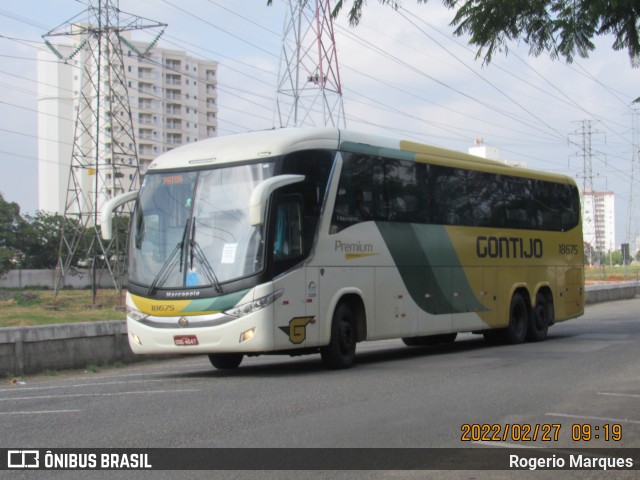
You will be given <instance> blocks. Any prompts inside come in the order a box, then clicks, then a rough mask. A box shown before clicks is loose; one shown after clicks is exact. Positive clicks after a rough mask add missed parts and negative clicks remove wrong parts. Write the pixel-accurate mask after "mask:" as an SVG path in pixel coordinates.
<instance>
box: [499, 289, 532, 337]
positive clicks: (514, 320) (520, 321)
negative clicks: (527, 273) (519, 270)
mask: <svg viewBox="0 0 640 480" xmlns="http://www.w3.org/2000/svg"><path fill="white" fill-rule="evenodd" d="M529 317H530V315H529V306H528V305H527V302H526V300H525V299H524V297H523V296H522V294H520V293H518V292H516V293H514V294H513V297H511V305H510V306H509V326H508V327H507V328H506V329H504V331H503V332H502V338H503V340H504V342H505V343H510V344H512V345H515V344H517V343H522V342H524V339H525V338H526V336H527V328H528V325H529Z"/></svg>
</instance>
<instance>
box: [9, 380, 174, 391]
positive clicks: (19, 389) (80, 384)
mask: <svg viewBox="0 0 640 480" xmlns="http://www.w3.org/2000/svg"><path fill="white" fill-rule="evenodd" d="M154 382H164V383H167V381H166V380H164V379H157V380H123V381H120V382H99V383H76V384H73V385H50V386H47V387H18V388H16V387H13V388H7V389H2V390H0V393H5V392H18V391H19V392H29V391H34V390H53V389H56V388H83V387H104V386H108V385H121V384H127V383H154Z"/></svg>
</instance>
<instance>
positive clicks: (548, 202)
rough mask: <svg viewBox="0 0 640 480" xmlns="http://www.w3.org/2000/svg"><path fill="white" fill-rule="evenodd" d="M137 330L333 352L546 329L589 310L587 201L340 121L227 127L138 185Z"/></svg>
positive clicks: (131, 250)
mask: <svg viewBox="0 0 640 480" xmlns="http://www.w3.org/2000/svg"><path fill="white" fill-rule="evenodd" d="M128 201H135V208H134V209H133V213H132V217H131V226H130V232H129V245H128V257H129V260H128V261H129V264H128V286H127V290H128V291H127V295H126V303H127V331H128V337H129V343H130V345H131V348H132V350H133V352H135V353H139V354H207V355H208V356H209V359H210V361H211V364H212V365H213V366H214V367H216V368H221V369H230V368H236V367H238V366H239V365H240V363H241V361H242V359H243V357H244V356H254V355H261V354H289V355H292V356H293V355H300V354H307V353H320V355H321V358H322V361H323V363H324V364H325V365H326V366H327V367H329V368H333V369H337V368H347V367H349V366H351V365H352V364H353V363H354V359H355V352H356V345H357V343H359V342H362V341H365V340H382V339H394V338H398V339H402V340H403V341H404V343H405V344H406V345H408V346H422V345H433V344H439V343H450V342H453V341H454V340H455V339H456V335H457V334H458V333H460V332H472V333H477V334H481V335H484V337H485V339H486V340H487V341H490V342H506V343H511V344H518V343H521V342H524V341H541V340H544V339H545V337H546V336H547V332H548V328H549V327H550V326H551V325H553V324H554V323H555V322H560V321H564V320H567V319H570V318H574V317H577V316H579V315H581V314H582V313H583V311H584V271H583V266H584V251H583V241H582V227H581V219H580V199H579V194H578V189H577V187H576V184H575V182H574V181H573V180H572V179H571V178H569V177H567V176H563V175H557V174H551V173H543V172H538V171H534V170H529V169H524V168H518V167H512V166H508V165H506V164H503V163H500V162H497V161H492V160H487V159H483V158H479V157H475V156H471V155H467V154H464V153H459V152H455V151H451V150H447V149H443V148H439V147H435V146H429V145H423V144H419V143H414V142H410V141H400V140H392V139H387V138H382V137H377V136H372V135H367V134H362V133H356V132H350V131H343V130H338V129H329V128H291V129H278V130H270V131H263V132H251V133H246V134H238V135H230V136H224V137H217V138H211V139H207V140H203V141H200V142H195V143H193V144H190V145H185V146H182V147H178V148H176V149H174V150H171V151H168V152H166V153H164V154H162V155H160V156H158V157H157V158H156V159H155V160H154V161H153V162H152V163H151V164H150V166H149V168H148V170H147V172H146V174H145V175H144V178H143V181H142V183H141V187H140V189H139V191H137V192H128V193H125V194H123V195H120V196H118V197H116V198H114V199H112V200H110V201H109V202H108V204H107V205H105V207H104V209H103V213H102V220H101V222H102V224H101V227H102V231H103V236H104V237H105V238H109V237H110V236H111V229H112V214H113V212H114V210H115V209H117V208H118V207H119V206H120V205H122V204H123V203H125V202H128Z"/></svg>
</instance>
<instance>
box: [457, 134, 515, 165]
mask: <svg viewBox="0 0 640 480" xmlns="http://www.w3.org/2000/svg"><path fill="white" fill-rule="evenodd" d="M482 142H483V140H482V139H481V138H476V140H475V146H473V147H469V150H468V152H469V154H470V155H475V156H476V157H482V158H486V159H488V160H495V161H497V162H502V163H506V164H507V165H510V166H512V167H522V168H526V167H527V162H525V161H520V160H515V161H514V160H500V155H499V154H498V149H497V148H496V147H490V146H489V145H484V144H483V143H482Z"/></svg>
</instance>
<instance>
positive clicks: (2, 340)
mask: <svg viewBox="0 0 640 480" xmlns="http://www.w3.org/2000/svg"><path fill="white" fill-rule="evenodd" d="M140 358H141V357H138V359H140ZM135 360H136V356H134V354H133V353H132V352H131V349H130V348H129V343H128V341H127V331H126V324H125V322H124V321H112V322H110V321H107V322H87V323H73V324H71V323H70V324H59V325H45V326H38V327H9V328H2V329H0V375H1V376H6V375H7V374H25V373H36V372H42V371H44V370H63V369H72V368H85V367H86V366H87V365H92V364H93V365H104V364H108V363H115V362H122V363H129V362H133V361H135Z"/></svg>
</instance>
